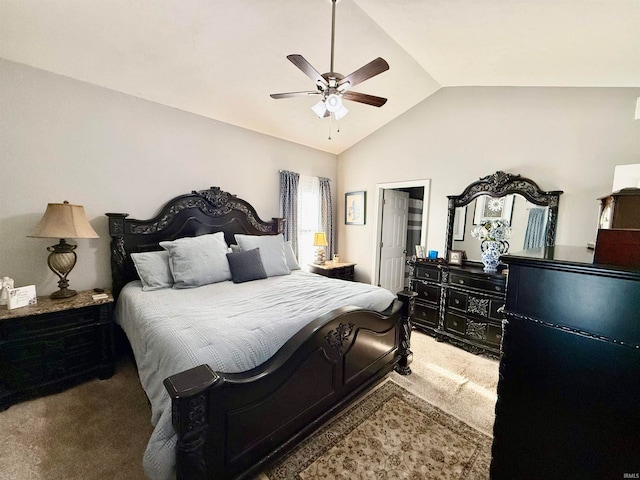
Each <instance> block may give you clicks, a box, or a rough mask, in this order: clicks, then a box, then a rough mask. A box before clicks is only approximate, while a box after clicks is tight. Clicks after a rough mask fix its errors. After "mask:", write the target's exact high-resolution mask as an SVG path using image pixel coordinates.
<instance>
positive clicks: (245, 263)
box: [227, 248, 267, 283]
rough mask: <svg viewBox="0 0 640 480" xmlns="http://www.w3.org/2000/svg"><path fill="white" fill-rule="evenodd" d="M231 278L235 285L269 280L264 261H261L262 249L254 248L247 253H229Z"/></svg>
mask: <svg viewBox="0 0 640 480" xmlns="http://www.w3.org/2000/svg"><path fill="white" fill-rule="evenodd" d="M227 260H229V268H230V269H231V278H232V280H233V283H243V282H250V281H251V280H259V279H261V278H267V272H265V271H264V266H263V265H262V260H261V259H260V249H259V248H254V249H253V250H247V251H246V252H237V253H227Z"/></svg>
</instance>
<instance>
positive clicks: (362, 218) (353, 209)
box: [344, 191, 367, 225]
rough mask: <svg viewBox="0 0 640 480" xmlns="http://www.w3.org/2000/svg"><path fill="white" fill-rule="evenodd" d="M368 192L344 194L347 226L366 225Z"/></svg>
mask: <svg viewBox="0 0 640 480" xmlns="http://www.w3.org/2000/svg"><path fill="white" fill-rule="evenodd" d="M366 199H367V192H364V191H362V192H348V193H345V194H344V223H345V225H364V224H365V222H366V213H367V212H366V207H367V202H366Z"/></svg>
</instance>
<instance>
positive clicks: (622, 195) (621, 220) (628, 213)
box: [598, 188, 640, 229]
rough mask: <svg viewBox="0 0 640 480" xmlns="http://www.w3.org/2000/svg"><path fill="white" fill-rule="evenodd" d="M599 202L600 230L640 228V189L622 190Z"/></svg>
mask: <svg viewBox="0 0 640 480" xmlns="http://www.w3.org/2000/svg"><path fill="white" fill-rule="evenodd" d="M598 200H600V225H599V226H600V228H636V229H637V228H640V188H623V189H622V190H620V191H618V192H614V193H612V194H611V195H607V196H606V197H602V198H599V199H598Z"/></svg>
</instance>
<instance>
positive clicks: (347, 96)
mask: <svg viewBox="0 0 640 480" xmlns="http://www.w3.org/2000/svg"><path fill="white" fill-rule="evenodd" d="M342 98H343V99H344V100H351V101H352V102H359V103H366V104H367V105H372V106H374V107H381V106H383V105H384V104H385V103H387V99H386V98H382V97H376V96H375V95H367V94H366V93H360V92H344V93H343V94H342Z"/></svg>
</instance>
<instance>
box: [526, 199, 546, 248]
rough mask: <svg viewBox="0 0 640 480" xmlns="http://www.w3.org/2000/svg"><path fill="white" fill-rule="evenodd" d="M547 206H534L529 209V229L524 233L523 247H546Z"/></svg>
mask: <svg viewBox="0 0 640 480" xmlns="http://www.w3.org/2000/svg"><path fill="white" fill-rule="evenodd" d="M546 213H547V209H546V208H532V209H531V210H529V220H528V221H527V230H526V232H525V234H524V245H523V248H524V249H525V250H526V249H527V248H539V247H544V246H545V243H546V239H545V237H546V228H545V219H546V215H545V214H546Z"/></svg>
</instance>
